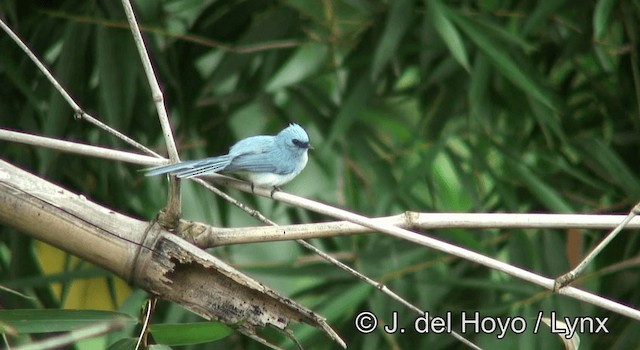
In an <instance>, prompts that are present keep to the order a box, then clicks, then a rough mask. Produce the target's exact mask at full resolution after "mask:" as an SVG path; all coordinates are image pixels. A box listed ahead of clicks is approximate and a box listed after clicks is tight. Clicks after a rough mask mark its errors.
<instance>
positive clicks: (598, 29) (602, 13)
mask: <svg viewBox="0 0 640 350" xmlns="http://www.w3.org/2000/svg"><path fill="white" fill-rule="evenodd" d="M616 2H617V1H616V0H599V1H598V2H597V3H596V7H595V9H594V10H593V37H594V38H596V39H602V36H603V35H604V32H605V30H607V26H608V25H609V18H610V17H611V9H612V8H613V5H615V3H616Z"/></svg>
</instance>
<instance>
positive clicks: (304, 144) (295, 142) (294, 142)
mask: <svg viewBox="0 0 640 350" xmlns="http://www.w3.org/2000/svg"><path fill="white" fill-rule="evenodd" d="M291 142H292V143H293V144H294V145H296V146H298V147H300V148H307V147H308V145H309V143H307V142H302V141H300V140H298V139H293V140H291Z"/></svg>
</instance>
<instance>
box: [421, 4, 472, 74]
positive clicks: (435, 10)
mask: <svg viewBox="0 0 640 350" xmlns="http://www.w3.org/2000/svg"><path fill="white" fill-rule="evenodd" d="M425 2H426V4H427V8H428V13H429V17H430V18H431V20H432V21H433V26H434V27H435V28H436V31H438V34H440V37H441V38H442V41H444V43H445V45H447V48H448V49H449V51H451V54H452V55H453V57H454V58H455V59H456V61H458V63H460V65H462V67H464V69H465V70H466V71H467V72H469V71H470V70H471V69H470V68H469V57H468V55H467V50H466V49H465V47H464V44H463V42H462V37H461V36H460V33H458V30H457V29H456V28H455V27H454V26H453V23H451V21H450V20H449V18H447V12H446V11H444V9H443V7H445V5H443V4H442V3H441V2H440V1H439V0H426V1H425Z"/></svg>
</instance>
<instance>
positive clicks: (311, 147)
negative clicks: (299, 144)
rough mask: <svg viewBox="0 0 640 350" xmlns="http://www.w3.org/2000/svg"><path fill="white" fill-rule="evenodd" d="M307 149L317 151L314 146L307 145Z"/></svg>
mask: <svg viewBox="0 0 640 350" xmlns="http://www.w3.org/2000/svg"><path fill="white" fill-rule="evenodd" d="M307 149H315V148H313V146H311V144H310V143H309V144H308V145H307Z"/></svg>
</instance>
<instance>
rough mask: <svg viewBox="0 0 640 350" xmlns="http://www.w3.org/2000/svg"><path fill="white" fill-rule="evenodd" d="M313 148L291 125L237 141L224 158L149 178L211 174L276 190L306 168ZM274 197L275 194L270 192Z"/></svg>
mask: <svg viewBox="0 0 640 350" xmlns="http://www.w3.org/2000/svg"><path fill="white" fill-rule="evenodd" d="M310 148H312V147H311V144H310V143H309V135H308V134H307V132H306V131H305V130H304V129H303V128H302V127H300V125H298V124H289V126H288V127H286V128H285V129H283V130H282V131H280V132H279V133H278V134H277V135H275V136H270V135H258V136H251V137H247V138H246V139H243V140H240V141H238V142H237V143H236V144H235V145H233V146H232V147H231V148H230V149H229V153H228V154H225V155H223V156H218V157H211V158H205V159H199V160H190V161H185V162H179V163H175V164H169V165H161V166H158V167H154V168H149V169H146V172H147V173H146V174H145V175H146V176H154V175H160V174H172V175H175V176H177V177H178V178H191V177H195V176H199V175H206V174H212V173H236V174H239V175H241V176H244V177H245V178H247V179H248V180H249V181H251V188H252V189H253V186H254V185H255V186H259V187H273V190H274V191H275V190H276V189H279V186H281V185H284V184H285V183H287V182H289V181H291V180H293V178H294V177H296V176H297V175H298V174H300V172H301V171H302V169H304V167H305V166H306V165H307V160H308V155H307V151H308V150H309V149H310ZM271 194H272V195H273V191H272V192H271Z"/></svg>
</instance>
